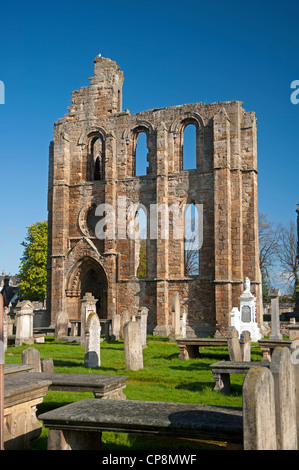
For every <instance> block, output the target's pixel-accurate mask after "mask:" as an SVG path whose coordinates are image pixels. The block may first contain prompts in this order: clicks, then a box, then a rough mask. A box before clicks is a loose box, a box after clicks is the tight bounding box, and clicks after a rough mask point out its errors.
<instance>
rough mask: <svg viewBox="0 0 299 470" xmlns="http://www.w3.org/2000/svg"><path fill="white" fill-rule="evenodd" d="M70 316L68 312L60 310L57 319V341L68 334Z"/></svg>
mask: <svg viewBox="0 0 299 470" xmlns="http://www.w3.org/2000/svg"><path fill="white" fill-rule="evenodd" d="M68 326H69V317H68V314H67V313H66V312H58V313H57V315H56V319H55V333H54V338H55V341H59V339H61V338H63V337H65V336H68Z"/></svg>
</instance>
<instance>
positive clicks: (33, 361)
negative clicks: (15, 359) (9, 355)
mask: <svg viewBox="0 0 299 470" xmlns="http://www.w3.org/2000/svg"><path fill="white" fill-rule="evenodd" d="M22 364H26V365H30V366H32V369H31V372H41V361H40V353H39V351H38V350H37V349H35V348H26V349H24V351H23V352H22Z"/></svg>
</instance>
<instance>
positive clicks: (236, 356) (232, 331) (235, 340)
mask: <svg viewBox="0 0 299 470" xmlns="http://www.w3.org/2000/svg"><path fill="white" fill-rule="evenodd" d="M227 346H228V352H229V358H230V360H231V361H237V362H241V361H242V355H241V347H240V341H239V333H238V332H237V330H236V328H235V327H233V326H230V327H229V328H228V331H227Z"/></svg>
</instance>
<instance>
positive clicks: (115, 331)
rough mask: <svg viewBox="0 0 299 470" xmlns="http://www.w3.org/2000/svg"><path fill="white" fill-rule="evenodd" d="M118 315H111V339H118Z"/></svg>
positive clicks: (119, 319)
mask: <svg viewBox="0 0 299 470" xmlns="http://www.w3.org/2000/svg"><path fill="white" fill-rule="evenodd" d="M120 321H121V318H120V315H119V314H115V315H113V316H112V325H111V339H112V340H113V341H116V340H118V339H120Z"/></svg>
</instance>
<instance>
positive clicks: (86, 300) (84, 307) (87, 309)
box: [80, 292, 97, 346]
mask: <svg viewBox="0 0 299 470" xmlns="http://www.w3.org/2000/svg"><path fill="white" fill-rule="evenodd" d="M96 303H97V299H95V298H94V296H93V295H92V294H91V293H90V292H86V294H85V295H84V297H83V299H82V300H81V339H80V343H81V346H84V342H85V327H86V323H87V318H88V316H89V314H90V313H92V312H96Z"/></svg>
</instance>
